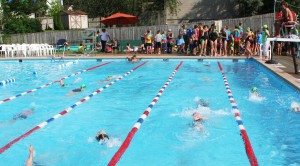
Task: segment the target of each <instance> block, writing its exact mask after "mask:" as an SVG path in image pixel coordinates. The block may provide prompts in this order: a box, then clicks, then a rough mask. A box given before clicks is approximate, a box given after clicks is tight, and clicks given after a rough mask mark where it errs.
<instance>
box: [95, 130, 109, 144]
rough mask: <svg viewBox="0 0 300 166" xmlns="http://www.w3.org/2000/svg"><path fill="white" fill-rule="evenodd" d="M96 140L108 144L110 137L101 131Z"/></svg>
mask: <svg viewBox="0 0 300 166" xmlns="http://www.w3.org/2000/svg"><path fill="white" fill-rule="evenodd" d="M96 140H97V141H98V142H106V141H107V140H109V136H108V135H107V134H106V133H105V131H104V130H100V131H99V132H98V133H97V135H96Z"/></svg>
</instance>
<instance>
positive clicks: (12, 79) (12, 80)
mask: <svg viewBox="0 0 300 166" xmlns="http://www.w3.org/2000/svg"><path fill="white" fill-rule="evenodd" d="M13 82H16V79H14V78H10V79H7V80H3V81H0V86H5V85H6V84H9V83H13Z"/></svg>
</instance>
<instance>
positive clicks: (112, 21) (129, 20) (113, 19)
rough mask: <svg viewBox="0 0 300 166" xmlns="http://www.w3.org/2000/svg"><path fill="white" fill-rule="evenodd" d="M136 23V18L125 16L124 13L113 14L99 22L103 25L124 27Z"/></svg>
mask: <svg viewBox="0 0 300 166" xmlns="http://www.w3.org/2000/svg"><path fill="white" fill-rule="evenodd" d="M136 21H137V17H136V16H133V15H130V14H125V13H120V12H118V13H115V14H113V15H111V16H109V17H106V18H104V19H103V20H101V21H100V22H101V23H103V24H105V25H109V26H111V25H124V24H134V23H136Z"/></svg>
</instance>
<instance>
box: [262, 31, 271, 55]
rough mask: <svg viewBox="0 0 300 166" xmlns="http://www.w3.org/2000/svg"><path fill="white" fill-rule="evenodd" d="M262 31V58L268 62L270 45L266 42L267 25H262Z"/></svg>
mask: <svg viewBox="0 0 300 166" xmlns="http://www.w3.org/2000/svg"><path fill="white" fill-rule="evenodd" d="M262 28H263V31H262V49H263V57H264V60H266V61H267V60H269V58H270V57H269V56H270V55H269V47H270V43H268V42H267V38H268V37H269V36H270V33H269V29H268V25H263V27H262Z"/></svg>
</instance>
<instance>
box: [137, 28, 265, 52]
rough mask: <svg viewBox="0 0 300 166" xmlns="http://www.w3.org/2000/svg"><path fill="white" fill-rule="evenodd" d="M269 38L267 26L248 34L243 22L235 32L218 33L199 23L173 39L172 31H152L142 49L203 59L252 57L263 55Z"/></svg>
mask: <svg viewBox="0 0 300 166" xmlns="http://www.w3.org/2000/svg"><path fill="white" fill-rule="evenodd" d="M268 36H270V33H269V31H268V26H267V25H264V26H263V27H262V30H257V31H253V30H252V29H251V28H249V27H247V28H246V29H245V31H244V28H243V24H242V23H239V25H237V26H235V28H234V29H229V27H228V26H224V27H222V28H221V30H220V31H218V30H217V26H216V25H215V24H212V25H210V26H208V25H203V24H202V23H199V24H198V25H195V26H193V28H192V27H190V28H187V26H186V25H185V24H183V25H182V27H181V28H180V29H179V35H178V36H177V37H174V36H173V33H172V30H171V29H168V31H167V32H165V31H162V32H161V31H160V30H158V31H157V32H156V34H155V35H153V34H152V33H151V30H148V31H147V32H145V34H144V36H143V37H142V45H141V50H142V52H144V53H146V54H149V53H150V54H151V53H153V52H154V53H157V54H161V53H173V51H176V52H177V53H178V54H188V55H199V56H208V55H210V56H228V55H246V56H247V57H252V56H253V55H258V54H259V52H260V49H261V48H262V46H263V44H264V43H265V42H266V38H267V37H268Z"/></svg>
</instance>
